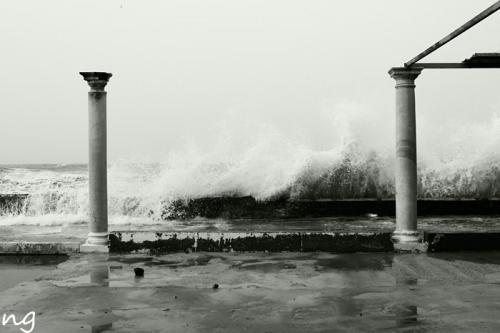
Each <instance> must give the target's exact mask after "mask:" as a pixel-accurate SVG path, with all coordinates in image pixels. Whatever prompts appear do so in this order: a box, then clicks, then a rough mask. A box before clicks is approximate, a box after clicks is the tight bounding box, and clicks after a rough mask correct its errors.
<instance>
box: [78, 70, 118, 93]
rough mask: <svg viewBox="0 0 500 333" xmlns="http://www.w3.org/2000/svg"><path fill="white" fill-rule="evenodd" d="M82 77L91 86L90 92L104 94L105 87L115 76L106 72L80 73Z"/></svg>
mask: <svg viewBox="0 0 500 333" xmlns="http://www.w3.org/2000/svg"><path fill="white" fill-rule="evenodd" d="M80 75H81V76H83V79H84V80H85V81H87V83H88V84H89V86H90V91H100V92H104V87H105V86H106V84H107V83H108V81H109V78H110V77H111V76H112V75H113V74H111V73H106V72H80Z"/></svg>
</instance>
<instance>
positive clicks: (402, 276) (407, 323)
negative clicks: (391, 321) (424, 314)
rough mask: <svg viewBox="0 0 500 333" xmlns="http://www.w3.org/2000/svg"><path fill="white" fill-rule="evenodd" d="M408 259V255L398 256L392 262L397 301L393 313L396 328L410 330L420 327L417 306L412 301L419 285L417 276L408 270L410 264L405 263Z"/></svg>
mask: <svg viewBox="0 0 500 333" xmlns="http://www.w3.org/2000/svg"><path fill="white" fill-rule="evenodd" d="M407 258H410V259H414V258H413V257H408V256H406V255H400V256H398V255H396V256H395V257H394V260H393V262H392V271H393V274H394V278H395V279H396V290H397V295H398V297H397V299H396V304H395V305H394V307H393V312H394V314H395V317H396V327H398V328H408V327H414V326H416V325H419V322H418V312H417V306H416V305H415V304H412V299H413V296H414V293H415V289H416V288H415V287H416V286H417V284H418V279H417V276H416V275H415V273H414V272H411V271H408V269H406V268H407V267H408V264H407V263H406V262H405V261H406V259H407Z"/></svg>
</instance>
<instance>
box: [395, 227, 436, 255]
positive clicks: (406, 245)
mask: <svg viewBox="0 0 500 333" xmlns="http://www.w3.org/2000/svg"><path fill="white" fill-rule="evenodd" d="M391 240H392V243H393V244H394V251H396V252H412V253H420V252H427V247H428V244H427V243H425V242H424V240H423V237H422V234H421V233H420V232H418V231H398V230H396V231H395V232H394V233H393V234H392V237H391Z"/></svg>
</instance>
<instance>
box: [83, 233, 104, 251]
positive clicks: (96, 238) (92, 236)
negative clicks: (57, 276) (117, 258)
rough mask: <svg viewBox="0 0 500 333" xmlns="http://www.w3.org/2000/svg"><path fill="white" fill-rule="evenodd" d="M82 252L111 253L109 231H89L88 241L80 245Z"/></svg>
mask: <svg viewBox="0 0 500 333" xmlns="http://www.w3.org/2000/svg"><path fill="white" fill-rule="evenodd" d="M80 252H81V253H109V236H108V233H107V232H89V234H88V236H87V242H85V243H84V244H82V245H80Z"/></svg>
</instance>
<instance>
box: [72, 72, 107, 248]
mask: <svg viewBox="0 0 500 333" xmlns="http://www.w3.org/2000/svg"><path fill="white" fill-rule="evenodd" d="M80 74H81V75H82V76H83V78H84V80H85V81H87V82H88V84H89V86H90V91H89V219H90V224H89V234H88V237H87V242H86V243H85V244H82V246H81V247H80V251H81V252H108V251H109V249H108V242H109V241H108V189H107V158H106V92H105V91H104V87H105V86H106V84H107V83H108V80H109V78H110V77H111V73H104V72H81V73H80Z"/></svg>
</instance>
